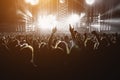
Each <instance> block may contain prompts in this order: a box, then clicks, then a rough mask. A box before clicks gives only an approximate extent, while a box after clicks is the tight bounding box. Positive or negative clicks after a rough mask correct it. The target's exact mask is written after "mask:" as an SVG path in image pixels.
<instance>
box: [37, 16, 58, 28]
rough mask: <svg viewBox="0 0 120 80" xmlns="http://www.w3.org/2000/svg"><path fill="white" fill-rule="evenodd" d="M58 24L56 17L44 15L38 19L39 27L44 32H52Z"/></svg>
mask: <svg viewBox="0 0 120 80" xmlns="http://www.w3.org/2000/svg"><path fill="white" fill-rule="evenodd" d="M56 24H57V21H56V16H54V15H48V16H46V15H44V16H39V18H38V25H39V28H41V29H42V30H51V29H52V28H53V27H55V26H56Z"/></svg>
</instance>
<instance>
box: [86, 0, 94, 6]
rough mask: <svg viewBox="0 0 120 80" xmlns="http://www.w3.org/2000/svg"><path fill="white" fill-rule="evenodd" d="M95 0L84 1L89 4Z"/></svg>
mask: <svg viewBox="0 0 120 80" xmlns="http://www.w3.org/2000/svg"><path fill="white" fill-rule="evenodd" d="M94 2H95V0H86V3H87V4H89V5H92V4H94Z"/></svg>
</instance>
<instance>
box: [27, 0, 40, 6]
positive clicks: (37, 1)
mask: <svg viewBox="0 0 120 80" xmlns="http://www.w3.org/2000/svg"><path fill="white" fill-rule="evenodd" d="M25 2H26V3H30V4H31V5H37V4H38V3H39V0H25Z"/></svg>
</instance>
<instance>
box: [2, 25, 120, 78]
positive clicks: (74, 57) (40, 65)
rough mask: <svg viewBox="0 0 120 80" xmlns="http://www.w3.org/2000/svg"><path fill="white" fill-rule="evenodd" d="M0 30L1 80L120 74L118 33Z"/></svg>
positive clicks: (119, 37)
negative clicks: (45, 33)
mask: <svg viewBox="0 0 120 80" xmlns="http://www.w3.org/2000/svg"><path fill="white" fill-rule="evenodd" d="M56 32H57V28H53V30H52V33H51V34H50V35H47V36H42V35H37V34H19V33H11V34H7V33H0V78H1V80H3V79H4V80H8V79H12V80H19V79H20V80H24V79H25V80H29V79H34V80H36V79H42V80H46V79H47V80H48V79H49V80H50V79H56V80H58V79H60V80H68V79H72V80H78V79H82V80H93V79H95V80H104V79H105V80H108V79H110V80H111V79H112V80H115V79H117V78H119V73H120V70H119V68H120V66H119V63H120V62H119V61H120V58H119V57H120V34H118V33H109V34H108V33H99V32H96V31H92V32H91V33H84V34H83V33H80V32H77V31H76V30H75V29H74V28H73V27H72V26H71V25H69V32H70V35H61V34H56Z"/></svg>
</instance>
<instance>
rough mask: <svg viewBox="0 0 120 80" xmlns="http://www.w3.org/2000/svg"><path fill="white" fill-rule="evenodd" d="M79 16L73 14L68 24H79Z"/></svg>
mask: <svg viewBox="0 0 120 80" xmlns="http://www.w3.org/2000/svg"><path fill="white" fill-rule="evenodd" d="M79 19H80V17H79V15H77V14H72V15H71V16H70V17H69V18H68V23H69V24H76V23H77V22H79Z"/></svg>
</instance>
